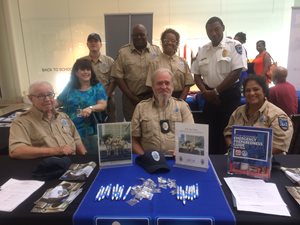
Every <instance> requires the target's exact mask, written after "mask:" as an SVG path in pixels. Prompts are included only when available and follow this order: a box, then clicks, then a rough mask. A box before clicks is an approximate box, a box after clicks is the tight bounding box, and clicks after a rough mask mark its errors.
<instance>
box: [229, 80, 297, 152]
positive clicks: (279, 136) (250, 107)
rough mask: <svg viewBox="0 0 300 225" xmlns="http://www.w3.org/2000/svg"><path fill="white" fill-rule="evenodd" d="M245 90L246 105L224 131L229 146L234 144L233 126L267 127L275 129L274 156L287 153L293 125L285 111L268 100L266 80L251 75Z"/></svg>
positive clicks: (231, 119)
mask: <svg viewBox="0 0 300 225" xmlns="http://www.w3.org/2000/svg"><path fill="white" fill-rule="evenodd" d="M243 88H244V89H243V91H244V96H245V97H246V104H245V105H242V106H240V107H238V108H237V109H236V110H235V111H234V112H233V113H232V115H231V117H230V119H229V122H228V125H227V127H225V129H224V136H225V141H226V144H227V146H228V147H229V146H230V145H231V142H232V140H231V135H232V126H233V125H241V126H254V127H265V128H272V129H273V149H272V153H273V155H275V154H282V153H286V152H287V151H288V149H289V146H290V142H291V138H292V136H293V125H292V122H291V120H290V118H289V117H288V116H287V114H286V113H285V112H284V111H282V110H281V109H280V108H278V107H277V106H275V105H273V104H272V103H270V102H268V100H267V99H266V97H267V96H268V91H269V90H268V87H267V85H266V83H265V80H264V78H263V77H259V76H256V75H250V76H249V77H247V78H246V79H245V81H244V83H243Z"/></svg>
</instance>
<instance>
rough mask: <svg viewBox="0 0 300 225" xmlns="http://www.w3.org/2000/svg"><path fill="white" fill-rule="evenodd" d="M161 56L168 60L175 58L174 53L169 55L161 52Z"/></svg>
mask: <svg viewBox="0 0 300 225" xmlns="http://www.w3.org/2000/svg"><path fill="white" fill-rule="evenodd" d="M162 56H163V58H166V59H168V60H174V59H175V54H174V55H172V56H169V55H167V54H165V53H162Z"/></svg>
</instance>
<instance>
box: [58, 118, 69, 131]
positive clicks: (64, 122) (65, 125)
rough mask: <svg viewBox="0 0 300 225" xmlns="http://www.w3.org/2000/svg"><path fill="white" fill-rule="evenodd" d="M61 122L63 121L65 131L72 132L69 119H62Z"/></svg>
mask: <svg viewBox="0 0 300 225" xmlns="http://www.w3.org/2000/svg"><path fill="white" fill-rule="evenodd" d="M60 122H61V126H62V128H63V130H64V132H65V133H70V126H69V123H68V121H67V120H66V119H61V120H60Z"/></svg>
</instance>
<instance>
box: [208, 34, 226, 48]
mask: <svg viewBox="0 0 300 225" xmlns="http://www.w3.org/2000/svg"><path fill="white" fill-rule="evenodd" d="M227 39H228V38H226V37H225V36H224V34H223V39H222V40H221V41H220V43H219V44H218V46H215V47H214V46H213V45H212V42H210V43H209V44H208V48H209V49H210V48H216V47H217V48H223V47H225V43H226V40H227Z"/></svg>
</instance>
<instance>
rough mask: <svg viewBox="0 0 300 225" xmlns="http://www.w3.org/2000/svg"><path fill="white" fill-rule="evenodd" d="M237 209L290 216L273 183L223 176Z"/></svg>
mask: <svg viewBox="0 0 300 225" xmlns="http://www.w3.org/2000/svg"><path fill="white" fill-rule="evenodd" d="M224 179H225V181H226V183H227V185H228V186H229V188H230V190H231V192H232V194H233V197H234V204H235V206H236V207H237V209H238V210H241V211H250V212H258V213H266V214H272V215H280V216H291V215H290V212H289V210H288V208H287V205H286V204H285V203H284V201H283V200H282V198H281V196H280V194H279V192H278V189H277V187H276V185H275V184H274V183H266V182H265V181H263V180H259V179H246V178H238V177H226V178H224Z"/></svg>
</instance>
